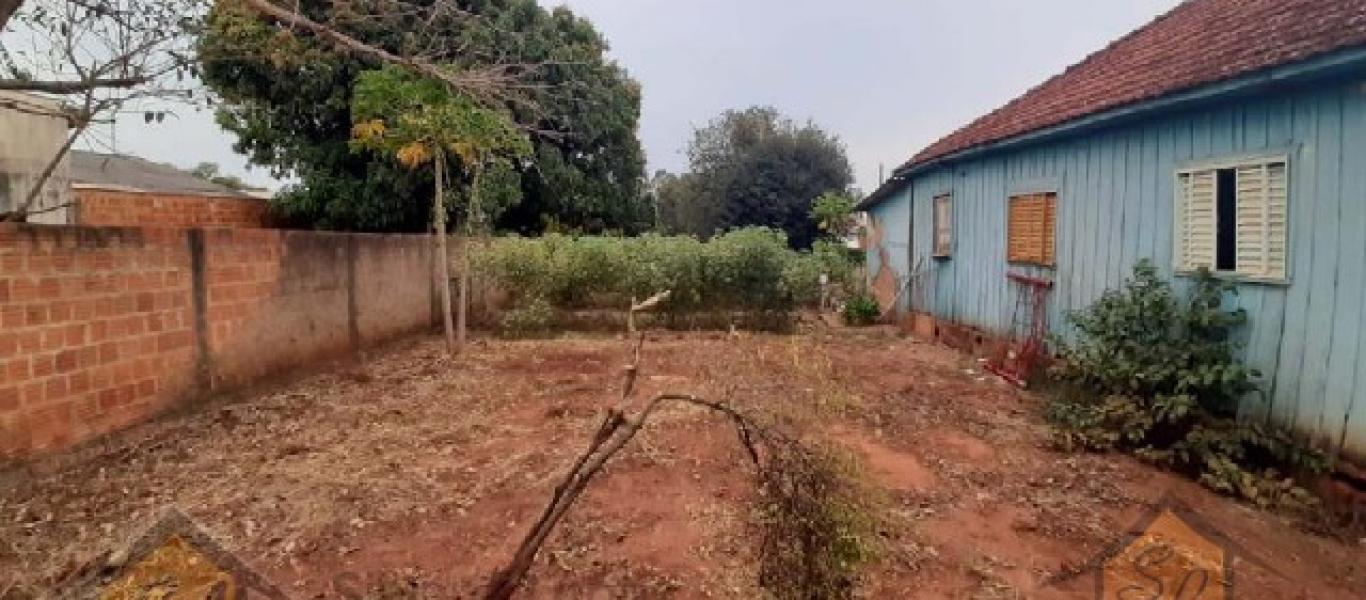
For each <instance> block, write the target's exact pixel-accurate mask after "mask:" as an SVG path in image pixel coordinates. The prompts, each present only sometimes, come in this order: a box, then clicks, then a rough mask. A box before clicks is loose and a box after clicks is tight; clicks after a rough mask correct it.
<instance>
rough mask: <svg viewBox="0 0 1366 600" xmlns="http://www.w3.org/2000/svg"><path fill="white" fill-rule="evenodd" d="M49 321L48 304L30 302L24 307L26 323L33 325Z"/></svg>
mask: <svg viewBox="0 0 1366 600" xmlns="http://www.w3.org/2000/svg"><path fill="white" fill-rule="evenodd" d="M45 323H47V306H46V305H43V304H30V305H28V306H25V307H24V325H26V326H28V327H33V326H35V325H43V324H45Z"/></svg>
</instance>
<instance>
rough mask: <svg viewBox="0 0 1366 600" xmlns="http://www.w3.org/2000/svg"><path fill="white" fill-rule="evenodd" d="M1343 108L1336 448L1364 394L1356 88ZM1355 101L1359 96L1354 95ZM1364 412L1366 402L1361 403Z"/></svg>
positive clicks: (1332, 401)
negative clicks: (1362, 377)
mask: <svg viewBox="0 0 1366 600" xmlns="http://www.w3.org/2000/svg"><path fill="white" fill-rule="evenodd" d="M1342 93H1343V94H1344V98H1342V100H1343V102H1342V104H1341V106H1342V122H1341V128H1340V130H1341V132H1342V136H1341V137H1340V138H1339V139H1340V140H1341V148H1340V150H1341V154H1340V155H1339V163H1338V164H1339V166H1338V169H1339V173H1340V174H1341V175H1340V177H1341V182H1342V185H1341V194H1340V197H1339V201H1340V203H1339V205H1338V206H1339V219H1338V221H1339V223H1340V227H1341V228H1342V234H1341V235H1340V237H1339V238H1338V248H1337V250H1336V255H1337V256H1338V263H1337V264H1338V273H1337V277H1336V279H1337V282H1338V288H1337V297H1336V298H1335V299H1334V302H1335V306H1334V309H1333V314H1334V323H1333V327H1334V335H1333V345H1332V347H1331V349H1330V351H1329V359H1328V360H1329V364H1328V374H1329V376H1330V379H1329V381H1328V389H1327V394H1326V396H1325V398H1324V405H1325V406H1324V435H1326V436H1327V437H1328V440H1329V443H1330V445H1331V446H1333V447H1338V446H1341V445H1342V443H1343V440H1344V438H1345V437H1346V434H1347V431H1346V428H1347V427H1348V425H1349V424H1350V416H1351V414H1352V410H1353V408H1354V407H1355V405H1356V404H1358V403H1357V402H1354V400H1359V397H1360V396H1361V395H1362V394H1363V393H1366V387H1358V386H1363V385H1364V384H1366V382H1362V381H1361V379H1360V376H1361V373H1360V372H1359V371H1358V363H1359V354H1360V352H1361V338H1362V335H1361V332H1362V327H1363V323H1362V311H1363V305H1366V264H1363V263H1366V256H1363V255H1364V254H1366V235H1363V233H1366V168H1363V167H1366V102H1357V101H1353V96H1354V95H1356V94H1359V92H1357V91H1356V90H1350V89H1349V90H1344V91H1343V92H1342ZM1357 97H1358V98H1359V96H1357ZM1361 406H1362V410H1366V404H1362V405H1361Z"/></svg>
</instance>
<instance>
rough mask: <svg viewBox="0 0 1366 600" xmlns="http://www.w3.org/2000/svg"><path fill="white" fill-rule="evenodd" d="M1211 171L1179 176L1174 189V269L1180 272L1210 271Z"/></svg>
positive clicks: (1212, 231)
mask: <svg viewBox="0 0 1366 600" xmlns="http://www.w3.org/2000/svg"><path fill="white" fill-rule="evenodd" d="M1214 180H1215V177H1214V171H1212V170H1205V171H1192V172H1189V173H1182V174H1181V175H1180V177H1179V179H1178V182H1177V183H1178V190H1177V207H1176V215H1177V232H1176V240H1177V243H1176V246H1177V247H1176V250H1177V262H1176V266H1177V269H1178V270H1181V271H1195V270H1197V269H1199V268H1200V267H1208V268H1210V269H1213V268H1214V244H1215V206H1214V203H1215V192H1214Z"/></svg>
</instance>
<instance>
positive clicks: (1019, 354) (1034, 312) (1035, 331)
mask: <svg viewBox="0 0 1366 600" xmlns="http://www.w3.org/2000/svg"><path fill="white" fill-rule="evenodd" d="M1006 278H1007V279H1009V280H1010V281H1013V282H1015V283H1017V284H1019V285H1020V286H1021V288H1022V289H1021V290H1020V291H1019V295H1018V296H1016V298H1015V312H1014V314H1012V315H1011V318H1010V334H1009V336H1010V337H1009V339H1008V340H1006V343H1005V345H1003V346H1002V347H1001V349H1000V350H999V351H998V352H997V353H996V355H995V356H993V357H992V358H991V359H989V360H988V361H987V364H986V368H987V370H988V371H991V372H992V373H995V374H996V375H998V376H1000V377H1001V378H1002V379H1005V380H1006V381H1009V382H1010V383H1012V384H1015V385H1016V386H1019V387H1022V388H1023V387H1025V386H1026V384H1027V383H1028V381H1029V377H1030V376H1031V375H1033V373H1034V369H1035V367H1037V366H1038V363H1039V362H1040V361H1039V359H1040V358H1041V357H1042V356H1043V354H1044V338H1045V337H1046V336H1047V335H1048V291H1049V290H1051V289H1052V288H1053V282H1052V281H1050V280H1047V279H1041V278H1038V277H1031V276H1029V275H1024V274H1022V273H1006ZM1022 318H1027V319H1028V322H1022V320H1023V319H1022Z"/></svg>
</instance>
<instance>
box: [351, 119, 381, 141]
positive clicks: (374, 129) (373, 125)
mask: <svg viewBox="0 0 1366 600" xmlns="http://www.w3.org/2000/svg"><path fill="white" fill-rule="evenodd" d="M382 135H384V121H381V120H379V119H371V120H369V121H361V122H360V123H356V124H355V125H352V126H351V137H354V138H356V139H358V140H361V141H365V140H368V139H370V138H375V137H379V136H382Z"/></svg>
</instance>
